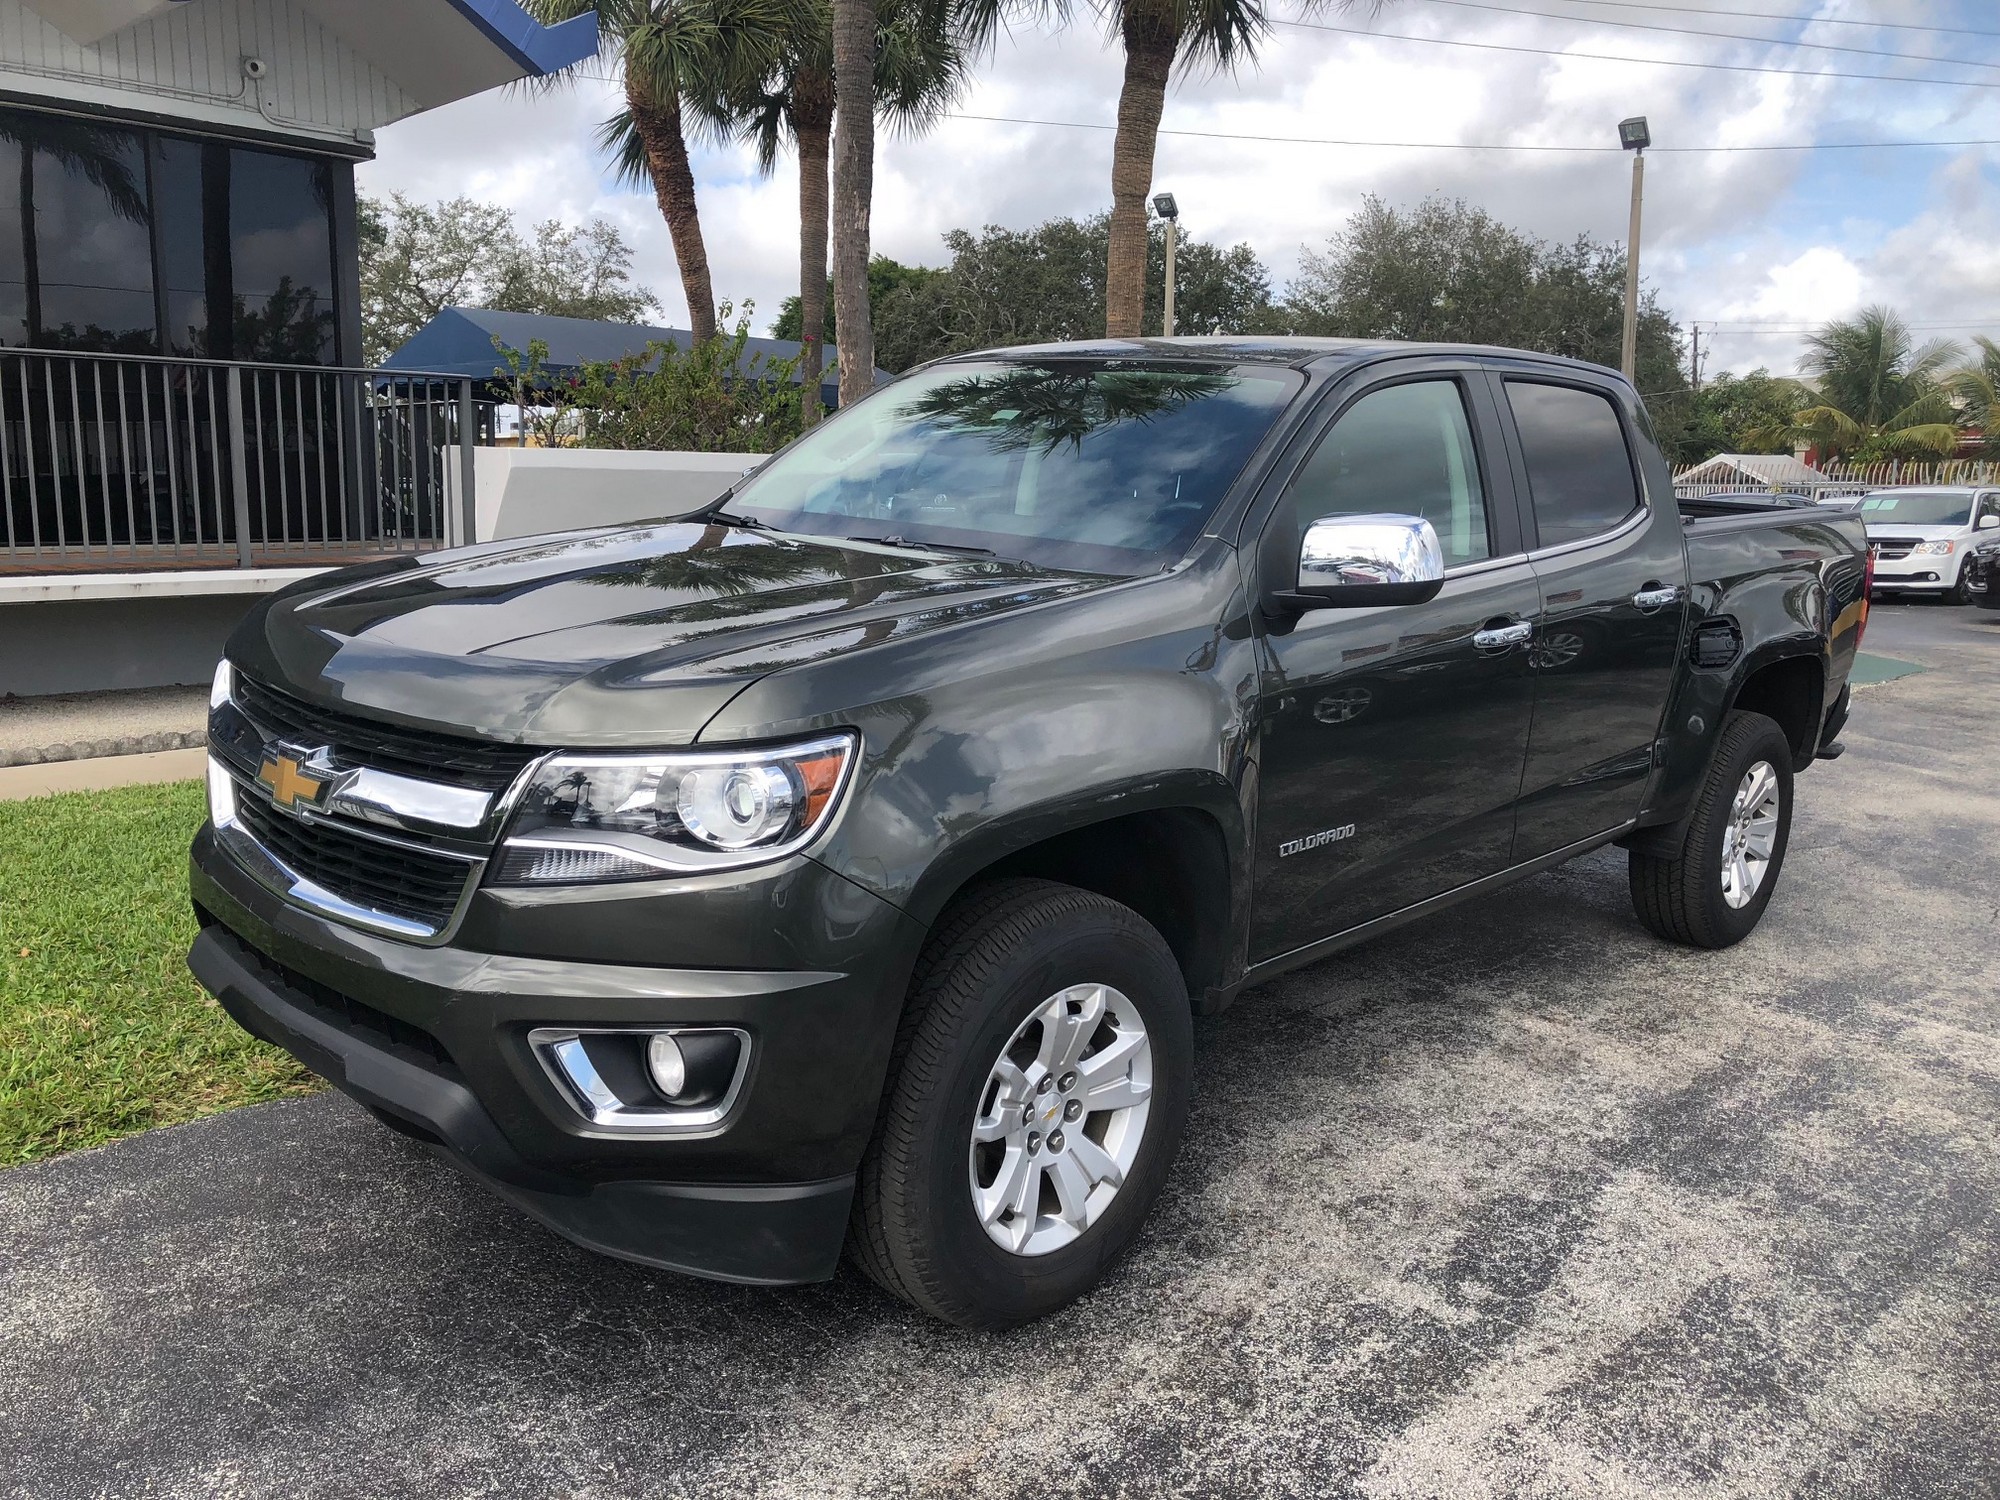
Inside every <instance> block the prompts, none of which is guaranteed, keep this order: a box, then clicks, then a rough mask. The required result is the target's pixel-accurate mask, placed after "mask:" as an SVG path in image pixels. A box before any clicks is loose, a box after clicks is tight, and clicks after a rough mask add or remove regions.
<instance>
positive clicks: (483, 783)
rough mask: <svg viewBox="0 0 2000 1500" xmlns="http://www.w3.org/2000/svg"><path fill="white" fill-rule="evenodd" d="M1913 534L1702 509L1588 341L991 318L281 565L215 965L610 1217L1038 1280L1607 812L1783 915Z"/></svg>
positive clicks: (957, 1300) (582, 1212) (816, 1259)
mask: <svg viewBox="0 0 2000 1500" xmlns="http://www.w3.org/2000/svg"><path fill="white" fill-rule="evenodd" d="M1692 512H1703V513H1692ZM1710 512H1712V513H1710ZM1867 572H1868V565H1867V552H1866V548H1865V546H1864V543H1863V537H1862V527H1861V523H1860V521H1859V520H1858V519H1855V518H1853V517H1851V516H1848V515H1844V514H1840V513H1835V512H1813V511H1801V510H1796V509H1777V508H1771V509H1764V508H1760V507H1757V506H1755V505H1749V506H1746V505H1743V504H1741V503H1736V504H1731V505H1718V506H1713V507H1706V508H1704V507H1702V506H1701V505H1700V504H1699V502H1689V503H1688V506H1687V507H1686V508H1685V509H1684V508H1683V507H1680V506H1677V505H1676V503H1675V501H1674V498H1673V489H1672V485H1671V482H1670V478H1669V475H1668V471H1667V467H1666V465H1665V463H1664V462H1663V461H1662V459H1661V457H1660V454H1659V451H1658V449H1657V447H1656V445H1655V443H1654V440H1653V437H1652V435H1651V431H1650V428H1649V426H1648V422H1647V418H1646V414H1645V411H1644V409H1643V408H1642V406H1641V405H1640V403H1639V401H1638V399H1637V398H1636V396H1635V395H1634V394H1633V392H1632V390H1631V388H1630V387H1629V386H1627V385H1626V384H1625V383H1624V382H1622V381H1621V380H1620V379H1619V378H1618V377H1617V376H1616V375H1614V374H1612V373H1611V372H1609V371H1606V370H1602V369H1599V368H1596V367H1593V366H1586V365H1581V364H1576V363H1572V362H1568V361H1563V360H1557V359H1551V358H1547V357H1542V356H1536V355H1530V354H1521V353H1513V352H1509V351H1505V350H1496V349H1479V348H1456V347H1434V346H1413V345H1399V344H1387V343H1345V342H1335V341H1313V340H1286V341H1277V340H1250V339H1214V340H1205V339H1182V340H1165V341H1135V342H1106V343H1096V344H1085V345H1063V346H1052V347H1046V348H1037V349H1016V350H1006V351H1001V352H998V353H993V354H984V355H976V356H969V357H966V358H961V359H953V360H949V361H945V362H942V363H938V364H934V365H931V366H928V367H926V368H924V369H922V370H919V371H917V372H915V373H913V374H911V375H909V376H907V377H905V378H903V379H902V380H900V381H898V382H897V383H895V384H894V385H891V386H888V387H886V388H884V389H883V390H881V391H879V392H877V393H876V394H875V395H873V396H871V397H870V398H869V399H868V400H866V401H864V402H861V403H859V404H857V405H856V406H854V407H853V408H851V409H849V410H847V411H845V412H843V413H841V414H840V415H839V416H838V417H836V418H834V419H833V420H831V421H829V422H828V423H826V424H825V425H824V426H822V427H820V428H818V429H816V430H814V431H813V432H812V433H810V434H809V435H808V436H807V437H805V438H804V439H802V440H801V441H799V442H798V443H796V444H795V445H793V446H792V447H791V448H789V449H787V450H785V451H784V452H782V453H780V454H779V455H777V456H776V457H775V458H773V459H772V460H771V461H770V462H769V463H768V464H766V465H765V466H764V467H763V468H762V469H760V470H759V471H758V472H757V473H756V474H755V475H754V476H753V477H751V478H748V479H746V480H745V481H744V482H742V483H741V484H740V485H739V486H738V487H737V488H736V489H735V491H734V492H733V493H731V494H729V495H727V496H725V497H724V498H723V500H722V501H721V502H719V503H718V504H717V505H716V506H715V507H713V508H712V509H711V510H710V511H709V512H707V513H705V514H703V515H701V516H698V517H696V518H694V519H691V520H684V521H678V522H671V523H667V522H663V523H659V524H654V525H645V526H636V527H631V528H627V529H618V530H602V531H592V532H585V533H574V534H564V535H558V536H551V537H546V538H540V539H537V540H533V541H530V542H516V543H508V544H505V545H496V546H487V547H475V548H467V549H464V550H461V551H457V552H449V553H443V554H439V555H437V556H434V557H430V558H425V559H419V560H404V561H398V562H393V563H385V564H382V565H380V566H371V567H365V568H360V569H355V570H352V571H349V572H345V573H340V574H336V575H333V576H331V577H327V578H320V579H315V580H312V581H310V582H309V583H307V584H304V585H300V586H295V587H293V588H291V589H288V590H286V591H285V592H284V593H282V594H280V595H277V596H275V597H273V598H272V599H271V600H270V601H269V602H268V603H266V604H264V605H261V606H260V607H258V608H257V609H256V610H254V611H253V612H252V614H251V615H250V616H249V618H248V619H247V620H246V622H245V623H244V625H243V626H242V628H241V629H240V630H239V631H238V632H237V634H236V635H235V637H234V638H233V640H232V641H231V643H230V645H229V649H228V659H227V660H226V661H225V662H224V663H223V665H222V667H221V669H220V670H219V671H218V673H217V677H216V683H215V692H214V700H213V711H212V717H211V721H210V731H209V742H210V747H211V760H210V771H209V783H210V799H211V812H212V818H211V822H210V823H209V825H208V826H207V827H205V828H204V829H203V830H202V832H201V834H200V836H199V837H198V839H197V840H196V842H195V846H194V853H193V861H194V863H193V891H194V900H195V903H196V906H197V908H198V913H199V916H200V920H201V928H202V930H201V935H200V938H199V940H198V941H197V943H196V944H195V948H194V951H193V954H192V955H191V959H190V962H191V963H192V965H193V968H194V971H195V973H196V974H197V975H198V976H199V977H200V979H201V981H202V982H203V984H205V985H206V986H207V987H208V988H209V989H210V990H211V991H213V992H214V993H215V994H216V995H217V996H218V997H220V999H221V1000H222V1003H223V1004H224V1005H226V1006H227V1007H228V1008H229V1010H230V1012H231V1014H233V1015H234V1016H235V1017H236V1018H237V1019H238V1020H239V1021H240V1022H241V1023H242V1024H243V1025H244V1026H245V1027H247V1028H248V1029H249V1030H251V1031H252V1032H255V1033H256V1034H257V1035H259V1036H261V1037H265V1038H267V1039H269V1040H271V1041H274V1042H276V1043H278V1044H279V1045H280V1046H283V1047H286V1048H288V1049H290V1050H291V1051H292V1052H294V1053H295V1054H296V1055H297V1056H299V1057H300V1058H302V1059H303V1060H304V1061H305V1062H306V1063H307V1064H308V1065H309V1066H311V1067H312V1068H313V1069H315V1070H316V1071H318V1072H320V1073H322V1074H324V1075H325V1076H326V1077H327V1078H328V1079H330V1080H331V1081H332V1082H334V1083H335V1084H337V1085H338V1086H340V1087H341V1088H343V1089H345V1090H346V1091H347V1092H348V1093H350V1094H351V1095H353V1096H354V1097H355V1098H357V1099H359V1100H360V1101H361V1102H362V1103H363V1104H365V1105H366V1106H367V1107H368V1108H369V1109H371V1110H373V1111H374V1112H375V1113H376V1114H377V1115H378V1116H379V1117H380V1118H381V1119H382V1121H383V1122H384V1123H385V1124H387V1125H389V1126H392V1127H393V1128H395V1129H397V1130H400V1131H403V1132H405V1133H406V1134H408V1135H411V1136H414V1137H416V1138H417V1139H419V1140H421V1141H424V1142H426V1143H428V1144H429V1145H431V1146H433V1147H434V1148H436V1149H437V1150H438V1151H440V1152H441V1153H443V1154H444V1155H446V1156H447V1157H449V1158H450V1159H451V1160H453V1161H455V1162H457V1163H459V1164H460V1165H462V1166H464V1167H466V1168H467V1169H469V1170H470V1171H472V1172H474V1173H475V1174H477V1175H478V1176H479V1177H480V1178H481V1179H482V1180H484V1181H485V1182H486V1183H488V1184H489V1185H490V1186H491V1187H492V1188H493V1189H494V1190H495V1191H497V1192H499V1193H501V1194H502V1195H504V1196H505V1197H507V1198H508V1199H510V1200H512V1201H513V1202H515V1203H516V1204H518V1205H520V1206H521V1207H522V1208H523V1209H525V1210H526V1211H527V1212H529V1213H531V1214H533V1215H535V1216H536V1217H537V1218H539V1219H541V1220H542V1221H544V1222H545V1223H547V1224H549V1225H550V1226H552V1227H553V1228H555V1229H556V1230H558V1231H560V1232H561V1233H563V1234H565V1235H568V1236H569V1237H570V1238H572V1239H574V1240H576V1241H578V1242H580V1243H582V1244H584V1245H588V1246H591V1247H593V1248H596V1249H599V1250H602V1251H605V1252H607V1253H610V1254H613V1255H620V1256H625V1257H629V1258H631V1259H634V1260H639V1261H644V1262H647V1263H650V1264H653V1265H658V1266H664V1267H670V1268H674V1269H677V1270H683V1271H691V1272H695V1273H699V1274H703V1275H709V1276H718V1277H726V1278H730V1279H734V1280H739V1281H747V1282H760V1283H784V1282H796V1281H805V1280H811V1279H815V1278H823V1277H826V1276H829V1275H831V1274H833V1272H834V1270H835V1268H836V1266H837V1264H838V1262H839V1260H840V1257H841V1254H842V1251H843V1248H844V1247H845V1248H846V1249H847V1250H848V1251H849V1252H850V1253H851V1254H852V1256H853V1258H854V1259H855V1260H856V1261H858V1262H859V1264H860V1265H861V1266H862V1268H864V1269H865V1270H866V1272H867V1273H868V1274H869V1275H871V1276H873V1277H874V1278H875V1279H876V1280H878V1281H879V1282H880V1283H881V1284H882V1285H883V1286H885V1287H887V1288H889V1289H890V1290H891V1291H893V1292H896V1293H897V1294H899V1295H902V1296H904V1297H907V1298H909V1299H910V1300H911V1301H913V1302H915V1303H917V1304H918V1305H919V1306H921V1307H924V1308H926V1309H928V1310H930V1311H931V1312H933V1313H936V1314H937V1315H939V1316H941V1317H945V1318H950V1319H953V1320H955V1321H958V1322H961V1323H964V1324H968V1325H973V1326H980V1327H997V1326H1002V1325H1005V1324H1008V1323H1013V1322H1018V1321H1020V1320H1022V1319H1025V1318H1030V1317H1034V1316H1036V1315H1038V1314H1040V1313H1043V1312H1046V1311H1048V1310H1050V1309H1052V1308H1054V1307H1057V1306H1060V1305H1061V1304H1062V1303H1063V1302H1065V1301H1067V1300H1068V1299H1070V1298H1072V1297H1075V1296H1076V1295H1078V1294H1079V1293H1081V1292H1082V1291H1084V1290H1085V1289H1086V1288H1088V1287H1089V1286H1090V1285H1091V1284H1092V1283H1093V1282H1094V1281H1095V1280H1096V1279H1097V1278H1098V1276H1099V1275H1100V1274H1102V1272H1103V1271H1104V1269H1105V1267H1106V1265H1107V1264H1108V1263H1109V1262H1110V1261H1111V1260H1112V1259H1113V1258H1114V1257H1115V1256H1116V1255H1117V1254H1118V1253H1119V1252H1120V1251H1121V1250H1123V1249H1124V1248H1125V1247H1126V1246H1127V1245H1128V1244H1129V1243H1130V1242H1131V1241H1132V1239H1133V1237H1134V1235H1135V1234H1137V1232H1138V1231H1139V1228H1140V1225H1141V1223H1142V1222H1143V1220H1144V1218H1145V1216H1146V1213H1147V1210H1148V1208H1149V1207H1150V1206H1151V1204H1152V1202H1153V1199H1154V1197H1155V1195H1156V1194H1157V1193H1158V1192H1159V1190H1160V1186H1161V1184H1162V1182H1163V1180H1164V1179H1165V1177H1166V1175H1167V1173H1168V1171H1169V1168H1170V1166H1171V1163H1172V1160H1173V1156H1174V1152H1175V1148H1176V1146H1177V1144H1178V1141H1179V1137H1180V1134H1181V1129H1182V1124H1183V1121H1184V1120H1185V1118H1186V1115H1187V1109H1188V1100H1189V1095H1190V1091H1191V1090H1192V1089H1193V1088H1194V1087H1195V1080H1194V1078H1193V1076H1192V1070H1191V1060H1190V1059H1191V1040H1190V1036H1191V1025H1190V1018H1191V1017H1192V1016H1193V1015H1194V1014H1197V1013H1200V1014H1213V1013H1215V1012H1218V1011H1221V1010H1223V1009H1225V1008H1226V1007H1227V1006H1228V1005H1229V1003H1230V1001H1231V1000H1232V999H1233V998H1234V997H1235V996H1236V995H1237V994H1239V993H1240V992H1241V991H1242V990H1243V989H1244V988H1245V987H1246V986H1249V985H1254V984H1257V983H1259V982H1261V981H1263V980H1266V979H1269V978H1270V977H1272V976H1273V975H1275V974H1279V973H1282V972H1283V971H1285V970H1287V969H1290V968H1292V967H1295V966H1297V965H1299V964H1305V963H1311V962H1314V961H1316V960H1318V959H1321V958H1324V957H1325V956H1326V955H1328V954H1330V953H1333V952H1335V951H1336V950H1338V949H1339V948H1341V947H1343V946H1345V945H1347V944H1350V943H1355V942H1359V941H1361V940H1363V939H1365V938H1368V937H1370V936H1372V935H1374V934H1377V933H1381V932H1383V931H1386V930H1387V929H1389V928H1391V927H1394V926H1396V925H1398V924H1400V923H1403V922H1407V921H1410V920H1412V919H1414V918H1418V917H1421V916H1424V915H1427V914H1429V913H1431V912H1434V911H1438V910H1440V909H1442V908H1444V907H1446V906H1449V905H1451V904H1452V903H1454V902H1457V901H1461V900H1464V899H1466V898H1468V897H1472V896H1476V895H1478V894H1480V893H1482V892H1485V891H1489V890H1492V889H1494V888H1495V887H1497V886H1499V885H1501V884H1504V883H1506V882H1508V881H1512V880H1518V879H1520V878H1522V877H1523V876H1526V875H1529V874H1532V873H1534V872H1536V871H1538V870H1544V869H1547V868H1548V867H1550V866H1551V865H1553V864H1556V863H1557V862H1559V861H1562V860H1566V859H1569V858H1571V857H1573V856H1575V855H1577V854H1580V853H1582V852H1584V851H1586V850H1590V849H1595V848H1597V847H1599V846H1601V845H1604V844H1607V843H1611V842H1614V841H1616V842H1619V843H1622V844H1623V845H1624V846H1625V847H1626V848H1627V849H1628V850H1629V851H1630V862H1631V884H1632V894H1633V900H1634V904H1635V906H1636V908H1637V911H1638V916H1639V919H1640V920H1641V921H1642V922H1644V923H1645V924H1646V925H1647V926H1648V927H1650V928H1651V929H1652V930H1653V931H1655V932H1657V933H1659V934H1660V935H1661V936H1662V937H1666V938H1669V939H1673V940H1676V941H1680V942H1686V943H1694V944H1699V945H1704V946H1710V947H1714V946H1721V945H1723V944H1727V943H1732V942H1735V941H1737V940H1739V939H1741V938H1742V937H1744V936H1745V935H1746V934H1748V933H1749V932H1750V930H1751V929H1752V928H1753V927H1754V926H1755V925H1756V924H1757V921H1758V919H1759V918H1760V917H1761V916H1762V914H1763V912H1764V910H1765V908H1766V905H1767V904H1768V903H1769V901H1770V900H1771V897H1772V891H1773V889H1774V887H1775V886H1776V884H1777V880H1778V874H1779V870H1780V868H1781V866H1782V864H1783V862H1784V857H1785V844H1786V838H1787V833H1788V830H1789V827H1790V819H1791V810H1792V796H1793V778H1794V777H1795V775H1797V773H1799V772H1801V771H1804V770H1805V769H1806V768H1808V767H1809V766H1811V765H1812V763H1813V762H1814V760H1815V759H1816V758H1818V757H1823V756H1830V755H1833V754H1837V753H1838V751H1839V746H1838V743H1837V742H1836V739H1835V736H1836V735H1837V734H1838V732H1839V729H1840V725H1841V723H1842V721H1843V720H1844V718H1845V716H1846V712H1847V702H1848V696H1847V689H1846V679H1847V674H1848V669H1849V666H1850V664H1851V663H1852V661H1853V659H1854V653H1855V649H1856V647H1857V645H1858V644H1859V641H1860V638H1861V632H1862V628H1863V625H1864V623H1865V619H1866V613H1867V607H1868V604H1867V600H1868V577H1867Z"/></svg>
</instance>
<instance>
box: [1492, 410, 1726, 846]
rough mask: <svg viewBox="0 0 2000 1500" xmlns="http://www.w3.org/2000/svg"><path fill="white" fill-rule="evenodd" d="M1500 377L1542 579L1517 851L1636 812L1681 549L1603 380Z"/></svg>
mask: <svg viewBox="0 0 2000 1500" xmlns="http://www.w3.org/2000/svg"><path fill="white" fill-rule="evenodd" d="M1500 384H1501V388H1502V401H1501V406H1502V409H1503V411H1504V412H1505V413H1507V414H1508V415H1510V416H1511V417H1512V419H1513V421H1514V424H1515V429H1514V430H1515V433H1516V434H1517V437H1518V445H1517V450H1518V455H1519V458H1520V461H1521V463H1522V465H1523V467H1524V469H1525V477H1526V481H1527V488H1528V493H1529V497H1530V502H1531V508H1530V513H1529V515H1528V516H1526V517H1524V522H1525V523H1526V524H1527V525H1528V526H1530V528H1531V529H1532V530H1533V531H1534V532H1535V543H1534V546H1535V550H1534V552H1533V554H1532V559H1533V562H1534V567H1535V574H1536V577H1537V578H1538V579H1539V580H1540V583H1541V591H1542V608H1541V616H1540V619H1539V621H1538V622H1537V629H1536V634H1535V667H1536V673H1535V675H1536V678H1537V688H1536V695H1535V729H1534V735H1533V737H1532V739H1531V740H1530V742H1529V745H1528V769H1527V775H1526V778H1525V780H1524V781H1523V783H1522V788H1521V807H1520V815H1519V818H1518V820H1517V822H1516V824H1515V839H1514V859H1515V861H1516V862H1517V863H1518V862H1520V861H1524V860H1530V859H1534V858H1535V857H1536V856H1538V855H1542V854H1548V853H1552V852H1553V851H1555V850H1557V849H1561V848H1564V847H1566V846H1568V845H1570V844H1574V843H1578V842H1580V841H1582V840H1585V839H1588V838H1591V837H1592V836H1594V835H1596V834H1600V833H1604V832H1606V831H1608V830H1610V829H1614V828H1618V827H1621V826H1623V825H1624V824H1625V823H1627V822H1629V821H1631V819H1632V818H1634V817H1636V816H1637V815H1638V812H1639V807H1640V804H1641V802H1642V800H1643V799H1644V797H1645V792H1646V786H1647V783H1648V781H1649V780H1650V779H1651V777H1652V774H1653V759H1654V751H1653V746H1654V743H1655V741H1657V739H1658V738H1659V734H1660V719H1661V715H1662V714H1663V713H1664V712H1665V711H1666V706H1667V697H1668V695H1669V694H1670V693H1671V692H1672V690H1673V682H1674V664H1675V662H1676V660H1677V659H1678V657H1679V654H1680V643H1681V630H1682V622H1683V617H1684V616H1685V613H1686V610H1687V603H1686V594H1687V590H1686V588H1685V586H1684V585H1685V581H1686V576H1687V550H1686V543H1685V541H1684V539H1683V537H1682V533H1681V519H1680V513H1679V510H1678V508H1677V507H1676V506H1675V505H1674V503H1673V500H1672V497H1671V496H1670V495H1668V496H1661V497H1659V499H1658V500H1656V502H1655V504H1654V506H1653V507H1652V508H1651V509H1650V510H1649V509H1648V508H1647V506H1646V505H1645V503H1644V502H1643V500H1642V499H1641V490H1640V487H1639V480H1638V476H1639V467H1638V464H1637V463H1636V461H1635V455H1636V453H1637V452H1638V449H1637V448H1636V447H1635V445H1634V433H1633V432H1632V430H1631V425H1630V418H1629V416H1628V414H1627V413H1625V412H1624V411H1623V410H1621V408H1620V405H1619V403H1618V401H1617V400H1615V399H1614V396H1613V393H1612V391H1611V389H1609V388H1607V387H1603V386H1593V385H1591V384H1589V383H1585V382H1581V381H1580V382H1579V383H1576V384H1559V383H1556V382H1553V381H1549V380H1543V379H1532V380H1531V379H1524V378H1516V377H1514V376H1512V375H1508V376H1506V377H1504V378H1503V379H1502V380H1501V382H1500Z"/></svg>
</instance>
